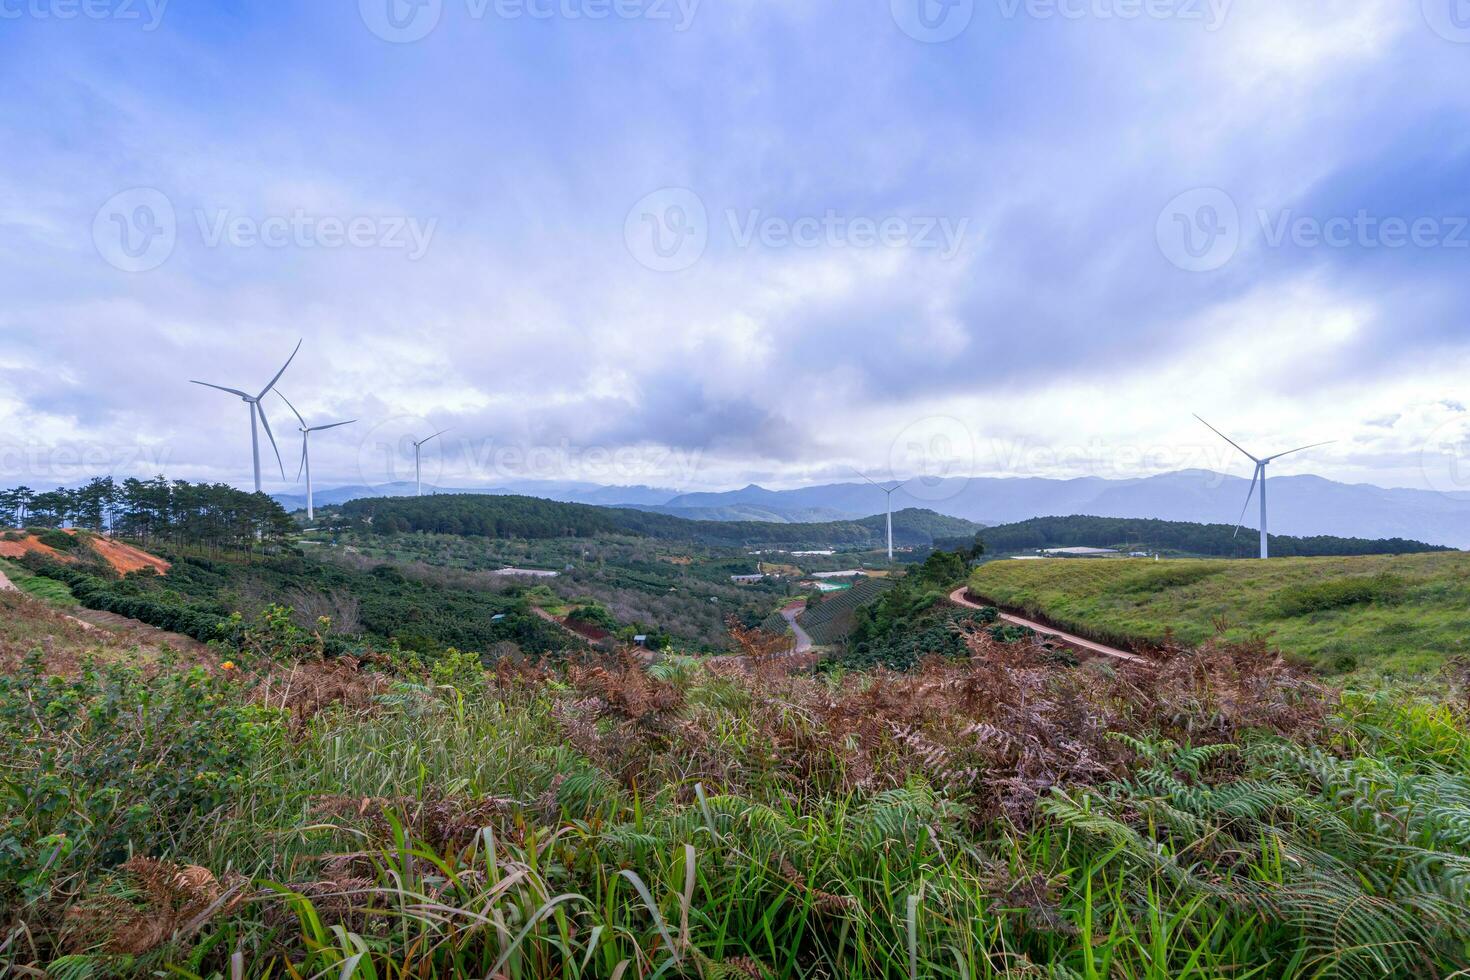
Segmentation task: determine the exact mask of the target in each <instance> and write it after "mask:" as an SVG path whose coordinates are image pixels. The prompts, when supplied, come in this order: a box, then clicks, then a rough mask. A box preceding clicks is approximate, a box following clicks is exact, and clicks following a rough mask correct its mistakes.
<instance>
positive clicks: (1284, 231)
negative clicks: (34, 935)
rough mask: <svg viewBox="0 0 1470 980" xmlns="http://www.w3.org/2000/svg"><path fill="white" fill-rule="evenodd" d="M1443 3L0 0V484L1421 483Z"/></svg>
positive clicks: (1441, 215) (1445, 141)
mask: <svg viewBox="0 0 1470 980" xmlns="http://www.w3.org/2000/svg"><path fill="white" fill-rule="evenodd" d="M1462 6H1463V5H1462V4H1458V2H1457V0H1424V3H1423V4H1421V3H1419V2H1418V0H1342V2H1338V0H1234V2H1233V3H1232V2H1228V0H891V2H890V0H841V2H839V0H702V2H696V0H416V2H410V0H361V2H359V0H322V2H314V3H299V4H298V3H253V2H251V3H247V2H244V0H216V2H212V3H188V4H186V3H183V2H178V0H176V2H174V3H164V2H163V0H151V3H150V2H145V0H0V84H3V89H4V91H5V92H6V94H7V97H6V98H5V99H4V100H0V159H3V162H4V165H3V167H0V482H5V483H13V482H17V481H25V482H30V483H31V484H32V485H38V486H39V485H44V484H48V483H56V482H67V481H72V480H75V479H78V478H80V477H84V476H89V475H93V474H94V473H98V472H103V471H109V470H110V471H112V472H115V473H117V474H119V475H134V474H137V475H147V474H150V473H154V472H160V471H162V472H165V473H166V474H167V475H169V476H170V477H174V478H185V479H208V480H222V481H228V482H232V483H236V484H239V485H242V486H243V485H245V484H246V483H247V482H248V479H249V427H248V412H247V409H246V408H245V406H244V405H242V404H241V403H240V402H239V401H237V400H232V399H231V398H229V397H228V396H226V395H223V394H221V393H218V392H212V391H209V390H207V389H204V388H198V387H194V386H190V385H188V384H187V381H188V380H189V379H191V378H198V379H202V380H205V381H211V382H214V383H218V384H223V385H227V386H230V387H239V388H245V389H251V390H254V389H257V388H259V387H260V386H262V385H264V384H265V383H266V382H267V381H268V380H269V378H270V376H271V375H272V374H273V373H274V372H275V371H276V369H277V368H278V367H279V366H280V363H281V362H282V361H283V360H284V359H285V357H286V355H287V354H289V353H290V351H291V349H292V347H293V346H294V345H295V344H296V342H297V340H298V339H302V338H304V339H305V344H304V346H303V348H302V351H301V354H300V356H299V358H298V359H297V361H296V362H295V364H293V366H292V367H291V369H290V371H289V372H288V373H287V375H286V376H285V378H284V380H283V381H282V383H281V389H282V391H284V392H285V394H286V395H288V396H289V397H290V398H291V400H292V401H293V402H294V403H295V404H296V406H297V407H298V408H299V409H301V410H302V412H303V414H305V415H306V416H307V417H308V419H309V420H310V421H312V422H313V423H321V422H328V421H337V420H339V419H346V418H357V419H360V420H361V421H360V422H359V423H358V424H357V425H356V426H354V427H348V428H345V429H342V430H337V431H334V432H331V433H325V434H323V435H322V436H321V437H319V440H318V441H317V442H315V443H314V444H313V449H314V451H313V463H314V469H315V470H316V473H317V475H318V483H319V485H320V484H323V483H334V482H335V483H357V482H371V483H377V482H382V481H383V480H385V479H388V478H389V477H396V478H404V477H405V476H407V475H409V474H410V473H411V460H409V459H408V458H407V457H405V456H404V455H403V453H402V451H401V445H402V443H401V440H402V438H403V437H404V436H405V435H408V434H412V433H417V434H419V435H427V434H428V433H429V432H432V431H434V430H435V429H441V428H450V429H451V432H450V434H449V435H448V436H447V437H446V438H445V439H444V440H443V442H442V444H441V448H440V450H439V452H438V453H436V454H435V455H434V457H433V461H432V466H433V472H432V474H431V475H432V476H433V477H434V478H435V479H437V480H439V481H440V482H443V483H445V484H450V485H476V484H484V485H493V484H495V483H497V482H500V481H503V480H509V479H513V478H517V477H537V478H548V479H579V478H585V479H592V480H596V481H598V482H604V483H650V484H655V485H659V486H668V487H674V488H677V489H713V488H722V487H727V486H732V485H739V484H743V483H746V482H750V481H759V482H762V483H764V484H766V485H771V486H793V485H799V484H802V483H806V482H811V481H815V480H830V479H847V478H851V469H850V468H851V467H858V468H862V469H864V470H866V471H870V472H873V473H874V475H875V476H880V475H881V476H882V477H887V476H889V475H890V474H892V475H898V476H904V475H909V474H910V473H914V472H918V471H920V470H923V471H927V472H931V473H932V472H937V471H942V472H947V473H969V472H973V473H976V474H985V475H1016V476H1083V475H1100V476H1136V475H1143V474H1148V473H1154V472H1160V471H1165V470H1171V469H1179V468H1185V467H1193V466H1202V467H1209V468H1213V469H1222V470H1230V471H1232V472H1237V473H1239V472H1249V470H1248V465H1247V464H1244V461H1243V460H1242V459H1241V458H1240V457H1239V456H1238V455H1233V453H1232V451H1231V450H1230V449H1229V447H1228V446H1224V444H1223V443H1220V442H1219V441H1218V440H1214V439H1213V438H1212V437H1210V436H1209V433H1208V432H1206V431H1205V430H1203V428H1202V427H1200V426H1199V425H1198V423H1196V422H1194V420H1193V419H1192V418H1191V417H1190V413H1191V412H1199V413H1200V414H1201V415H1203V416H1205V417H1206V418H1208V419H1210V420H1211V421H1212V422H1215V424H1217V425H1219V426H1221V427H1222V428H1224V429H1226V431H1228V432H1230V433H1231V434H1232V435H1236V436H1237V438H1238V439H1239V440H1240V441H1241V442H1242V443H1243V444H1245V445H1246V446H1247V448H1250V449H1252V450H1253V451H1255V450H1256V449H1257V448H1258V449H1259V451H1260V452H1261V453H1265V452H1275V451H1279V450H1282V449H1288V448H1291V447H1293V446H1297V445H1301V444H1304V443H1308V442H1317V441H1321V440H1326V439H1335V440H1337V442H1336V444H1335V445H1333V446H1331V447H1328V448H1326V449H1323V450H1318V451H1314V452H1313V453H1311V454H1308V455H1306V456H1303V457H1300V458H1297V459H1293V460H1291V461H1283V462H1282V463H1281V464H1278V466H1279V468H1280V469H1281V470H1282V471H1283V472H1313V473H1318V474H1321V475H1323V476H1327V477H1331V478H1334V479H1341V480H1349V481H1361V482H1369V483H1376V484H1380V485H1384V486H1412V487H1425V488H1430V489H1438V490H1467V489H1470V452H1467V447H1470V415H1467V413H1466V410H1465V406H1466V405H1467V404H1470V314H1467V311H1470V179H1467V178H1470V20H1465V19H1464V18H1457V17H1456V13H1457V12H1460V13H1462V12H1463V11H1461V10H1460V7H1462ZM267 408H268V411H269V412H270V419H271V422H272V424H273V427H274V430H275V434H276V436H277V439H278V440H279V441H280V443H281V449H282V454H283V455H284V456H285V457H286V458H287V463H286V470H287V475H288V476H291V477H294V475H295V472H296V465H295V459H294V457H295V455H296V454H297V453H298V452H299V441H298V439H297V437H296V435H295V432H294V429H295V425H294V421H291V416H290V413H289V411H288V410H287V409H286V407H285V405H284V404H281V403H280V402H278V401H272V402H269V403H267ZM288 422H289V423H290V424H288ZM1457 462H1458V463H1459V464H1460V465H1459V467H1458V468H1457V467H1456V465H1455V464H1456V463H1457ZM290 482H291V481H283V480H281V479H280V473H279V471H274V473H273V475H272V480H271V485H270V487H269V489H272V490H280V489H286V488H287V487H288V485H289V483H290Z"/></svg>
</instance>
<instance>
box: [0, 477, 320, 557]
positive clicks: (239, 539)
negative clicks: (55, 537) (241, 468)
mask: <svg viewBox="0 0 1470 980" xmlns="http://www.w3.org/2000/svg"><path fill="white" fill-rule="evenodd" d="M0 527H14V528H20V527H44V528H56V527H78V528H85V529H87V530H91V531H97V532H99V533H107V534H116V535H120V536H122V537H127V538H131V539H134V540H136V541H139V542H140V543H142V545H143V547H145V548H146V547H149V546H150V545H153V544H157V543H168V544H172V545H175V546H178V547H184V546H189V547H195V548H203V549H206V550H209V551H221V550H250V549H252V548H253V547H255V545H256V544H257V543H259V542H261V541H274V540H278V539H280V538H281V537H282V536H284V535H285V534H286V533H287V532H289V531H290V530H291V528H292V522H291V518H290V515H288V514H287V513H286V511H285V510H284V509H283V508H282V507H281V505H280V504H278V503H276V502H275V501H274V500H272V499H271V498H270V497H267V496H266V495H265V494H258V493H246V492H244V491H242V490H236V489H235V488H234V487H230V486H226V485H224V484H222V483H215V484H207V483H189V482H187V481H184V480H166V479H164V478H163V477H161V476H159V477H155V478H154V479H152V480H137V479H127V480H123V481H121V482H118V481H116V480H114V479H113V478H112V477H110V476H105V477H98V478H96V479H94V480H91V481H89V482H87V483H85V484H83V485H82V486H79V487H76V488H72V489H68V488H65V487H63V488H60V489H56V490H46V491H40V492H38V491H35V490H32V489H31V488H29V487H14V488H11V489H8V490H0Z"/></svg>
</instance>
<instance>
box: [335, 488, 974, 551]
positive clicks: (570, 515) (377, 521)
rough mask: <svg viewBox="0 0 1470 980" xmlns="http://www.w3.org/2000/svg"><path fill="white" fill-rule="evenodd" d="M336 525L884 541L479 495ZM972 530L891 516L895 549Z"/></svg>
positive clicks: (862, 530)
mask: <svg viewBox="0 0 1470 980" xmlns="http://www.w3.org/2000/svg"><path fill="white" fill-rule="evenodd" d="M341 519H342V520H343V521H344V522H346V523H347V524H349V525H351V526H353V527H356V528H359V529H361V530H365V531H373V532H376V533H379V534H396V533H403V532H415V531H419V532H428V533H434V534H455V535H462V536H466V537H484V538H533V539H534V538H543V539H545V538H590V537H595V536H597V535H599V534H627V535H635V536H638V537H649V538H657V539H661V540H666V541H690V542H695V543H698V544H705V545H712V546H724V547H740V546H744V545H773V546H774V545H788V546H793V547H804V546H805V547H832V548H875V547H878V546H879V545H880V544H881V543H883V542H884V541H885V540H886V534H887V531H886V523H885V519H884V517H883V515H877V516H874V517H866V518H863V519H862V520H858V521H833V522H829V523H823V524H770V523H763V522H758V521H691V520H687V519H685V518H682V517H671V516H669V515H667V514H654V513H649V512H647V511H641V510H632V509H628V508H620V507H594V506H591V505H588V504H565V503H558V502H556V501H551V500H541V499H539V498H535V497H514V496H487V495H484V494H446V495H442V496H434V497H389V498H374V499H368V500H354V501H351V502H350V503H347V504H344V505H343V506H342V509H341ZM978 530H979V525H977V524H972V523H971V522H969V521H965V520H961V519H959V518H955V517H946V516H944V515H943V514H936V513H935V512H933V511H929V510H918V509H910V510H903V511H899V512H897V513H895V514H894V515H893V536H894V542H895V543H896V544H899V545H901V546H912V547H929V546H930V545H932V544H933V543H934V540H935V539H936V538H941V537H967V538H973V537H974V534H975V532H976V531H978Z"/></svg>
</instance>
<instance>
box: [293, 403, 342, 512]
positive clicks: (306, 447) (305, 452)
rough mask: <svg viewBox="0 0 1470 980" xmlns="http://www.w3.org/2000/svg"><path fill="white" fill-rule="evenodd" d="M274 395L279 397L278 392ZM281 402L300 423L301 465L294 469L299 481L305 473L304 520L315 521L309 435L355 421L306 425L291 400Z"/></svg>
mask: <svg viewBox="0 0 1470 980" xmlns="http://www.w3.org/2000/svg"><path fill="white" fill-rule="evenodd" d="M276 394H278V395H281V393H280V392H279V391H278V392H276ZM281 401H283V402H285V403H286V407H287V408H289V409H290V410H291V414H292V415H294V416H296V421H298V422H300V423H301V463H300V464H299V465H298V466H297V467H296V479H298V480H299V479H301V473H302V471H303V470H305V471H306V519H307V520H308V521H311V520H315V519H316V508H315V507H314V506H313V503H312V499H311V434H312V433H313V432H326V431H327V430H328V429H336V428H340V427H342V426H344V425H351V424H352V423H353V422H356V421H357V419H348V420H347V421H346V422H333V423H332V424H331V425H307V424H306V419H304V418H302V417H301V413H300V412H298V411H296V406H295V405H292V404H291V399H289V398H287V397H286V396H285V395H281Z"/></svg>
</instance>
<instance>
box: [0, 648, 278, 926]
mask: <svg viewBox="0 0 1470 980" xmlns="http://www.w3.org/2000/svg"><path fill="white" fill-rule="evenodd" d="M233 683H234V682H233V681H232V680H231V679H230V678H229V676H228V672H224V671H213V672H211V671H206V670H205V669H203V668H195V669H192V670H164V671H161V672H158V673H156V674H155V675H153V676H145V675H144V673H143V672H142V671H140V670H138V669H136V668H133V667H128V666H123V665H120V664H114V665H109V666H107V667H105V668H95V667H89V668H88V669H86V670H84V671H83V672H82V673H81V675H80V676H78V677H76V678H74V679H71V680H66V679H62V678H57V677H47V676H44V674H43V667H42V661H41V658H40V656H39V654H38V655H35V656H33V657H31V658H29V659H28V660H27V661H26V663H25V665H24V666H23V668H22V670H21V671H20V672H19V673H18V674H16V675H14V676H6V677H0V735H3V743H0V744H3V746H4V751H5V759H6V763H7V766H8V771H9V776H8V786H9V790H10V794H11V796H10V800H9V804H8V805H7V807H6V808H5V810H4V812H3V816H0V822H3V830H0V907H5V908H13V909H18V908H21V907H31V906H36V907H39V908H41V909H42V910H43V914H44V910H45V909H47V908H53V907H59V906H60V905H61V904H64V903H65V902H66V901H67V900H68V899H69V898H70V897H72V896H73V895H74V893H75V892H76V890H77V889H78V887H79V885H80V883H81V882H82V880H83V879H85V878H86V877H87V876H89V875H91V874H94V873H97V872H99V871H102V870H105V869H108V868H112V867H115V866H116V865H118V864H120V863H121V862H122V861H124V860H126V859H127V858H128V857H129V856H130V855H131V854H135V853H137V854H147V853H150V852H151V851H152V850H153V848H155V847H157V846H158V845H159V844H160V843H161V842H163V841H165V840H167V839H168V838H169V837H170V836H171V835H172V834H173V833H174V832H175V831H176V830H177V829H178V828H179V827H180V826H183V825H186V824H188V823H190V822H191V821H194V820H197V819H199V818H200V817H201V816H202V815H203V814H205V813H208V812H210V811H212V810H214V809H216V808H218V807H221V806H223V805H225V804H226V803H228V802H229V801H230V800H232V799H235V798H236V797H237V796H238V795H239V794H240V793H241V792H242V791H243V790H244V789H245V788H246V787H247V786H249V785H250V784H251V782H252V780H253V779H254V778H255V776H256V763H257V761H258V759H259V757H260V752H261V748H262V743H263V741H264V740H265V739H266V738H267V737H268V732H269V730H270V729H271V728H273V727H274V726H275V724H276V723H275V721H274V719H273V718H272V716H271V715H270V714H269V713H266V712H263V711H262V710H261V709H258V708H253V707H251V706H249V705H247V704H245V703H244V701H243V699H241V698H240V697H239V696H238V694H237V692H235V691H233V690H232V684H233Z"/></svg>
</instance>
